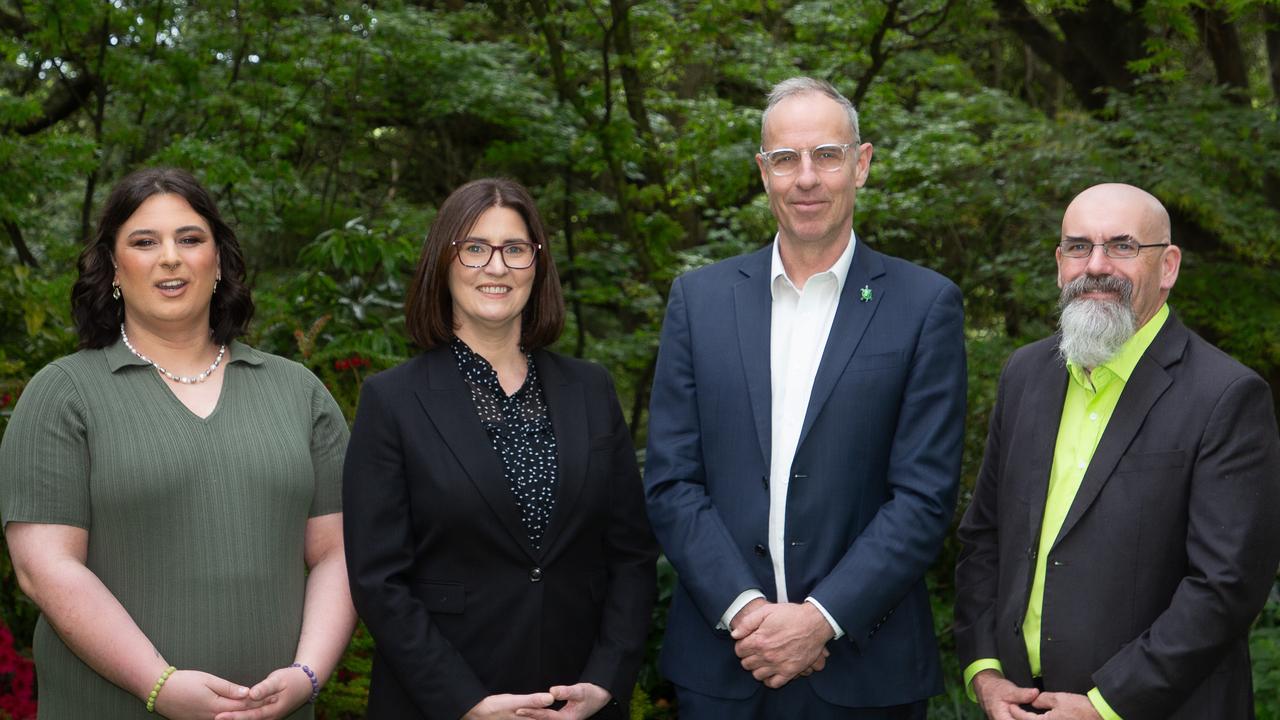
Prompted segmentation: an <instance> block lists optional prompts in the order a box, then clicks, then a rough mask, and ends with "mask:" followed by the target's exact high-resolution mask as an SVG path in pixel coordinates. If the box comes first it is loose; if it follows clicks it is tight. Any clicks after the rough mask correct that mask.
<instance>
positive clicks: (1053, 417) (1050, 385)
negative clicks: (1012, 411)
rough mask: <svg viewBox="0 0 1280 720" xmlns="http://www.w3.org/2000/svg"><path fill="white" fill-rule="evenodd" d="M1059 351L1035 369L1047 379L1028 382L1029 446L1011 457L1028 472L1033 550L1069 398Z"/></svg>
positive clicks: (1051, 347)
mask: <svg viewBox="0 0 1280 720" xmlns="http://www.w3.org/2000/svg"><path fill="white" fill-rule="evenodd" d="M1057 347H1058V344H1057V343H1056V342H1054V343H1053V344H1052V345H1049V346H1047V347H1046V348H1045V349H1044V352H1045V353H1046V357H1045V358H1044V361H1043V362H1041V363H1036V364H1035V365H1034V366H1035V367H1043V368H1047V370H1046V372H1045V373H1044V375H1043V378H1040V377H1032V378H1028V380H1027V391H1026V394H1025V395H1023V399H1022V403H1023V410H1022V411H1020V412H1019V413H1018V417H1019V418H1029V419H1030V421H1029V422H1030V427H1029V428H1028V429H1027V433H1026V435H1025V436H1024V438H1025V442H1024V443H1023V444H1022V446H1021V447H1020V448H1018V449H1016V450H1014V451H1013V453H1011V455H1015V456H1016V459H1014V460H1011V464H1012V465H1013V466H1014V467H1015V468H1026V471H1025V472H1026V474H1027V476H1028V478H1027V488H1026V490H1027V493H1026V499H1027V511H1028V513H1029V518H1028V521H1027V527H1028V528H1030V530H1031V532H1030V534H1029V535H1028V541H1029V542H1030V546H1031V547H1037V546H1038V545H1039V544H1040V526H1041V525H1042V524H1043V522H1044V503H1045V498H1046V497H1047V496H1048V494H1049V474H1050V473H1051V472H1052V471H1053V451H1054V447H1055V446H1056V445H1057V443H1058V426H1059V425H1060V424H1061V423H1062V403H1063V402H1065V401H1066V397H1067V381H1068V379H1069V378H1068V377H1067V367H1066V365H1064V364H1063V362H1062V359H1061V358H1060V357H1059V356H1058V353H1057ZM1015 437H1017V435H1015ZM1032 564H1033V565H1034V563H1032ZM1027 579H1028V583H1027V587H1028V589H1030V587H1031V584H1030V579H1031V576H1030V575H1028V576H1027Z"/></svg>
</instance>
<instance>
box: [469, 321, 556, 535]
mask: <svg viewBox="0 0 1280 720" xmlns="http://www.w3.org/2000/svg"><path fill="white" fill-rule="evenodd" d="M452 347H453V355H454V358H455V359H456V360H457V362H458V370H459V371H460V372H461V373H462V377H463V379H465V380H466V381H467V385H468V386H470V388H471V400H472V401H473V402H474V403H475V406H476V414H477V415H479V416H480V424H481V425H483V426H484V429H485V432H487V433H488V434H489V441H490V442H491V443H493V450H494V452H496V453H498V458H499V459H500V460H502V468H503V474H504V476H505V477H506V480H507V486H508V487H510V488H511V493H512V494H513V495H514V496H515V499H516V505H517V506H518V507H519V508H520V519H521V521H522V522H523V523H524V529H525V532H527V533H529V542H530V543H532V544H533V547H534V548H535V549H536V548H539V547H541V544H542V535H543V533H545V532H546V530H547V522H548V521H550V520H551V510H552V509H553V508H554V507H555V499H556V485H557V480H558V475H559V473H558V469H557V459H556V436H555V433H554V432H553V431H552V427H551V413H550V412H549V411H548V410H547V400H546V398H545V397H544V396H543V394H542V383H541V382H540V381H539V380H538V371H537V368H535V367H534V364H533V357H532V356H530V355H529V354H528V353H525V358H526V361H527V362H528V367H529V372H528V375H527V376H526V377H525V380H524V384H523V385H521V386H520V389H519V390H517V391H515V393H514V394H512V395H511V396H510V397H508V396H507V394H506V392H505V391H504V390H503V389H502V385H501V384H499V383H498V374H497V373H496V372H494V370H493V366H492V365H490V364H489V361H488V360H485V359H484V358H482V357H480V356H479V355H477V354H476V353H475V351H473V350H472V349H471V348H469V347H467V344H466V343H464V342H462V341H461V340H459V339H458V338H454V340H453V344H452Z"/></svg>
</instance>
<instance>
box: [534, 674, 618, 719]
mask: <svg viewBox="0 0 1280 720" xmlns="http://www.w3.org/2000/svg"><path fill="white" fill-rule="evenodd" d="M551 696H552V697H554V698H555V699H556V702H563V703H564V707H562V708H560V709H559V710H552V709H550V708H545V709H544V708H521V709H520V710H517V711H516V715H519V716H520V717H527V718H533V719H534V720H585V719H586V718H589V717H591V716H592V715H595V714H596V713H597V712H600V708H602V707H604V706H605V705H607V704H608V702H609V700H610V699H612V698H613V695H610V694H609V691H608V690H605V689H604V688H602V687H600V686H599V685H593V684H592V683H585V682H584V683H578V684H577V685H556V686H555V687H553V688H551Z"/></svg>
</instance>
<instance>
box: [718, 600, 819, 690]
mask: <svg viewBox="0 0 1280 720" xmlns="http://www.w3.org/2000/svg"><path fill="white" fill-rule="evenodd" d="M732 626H733V627H732V633H731V635H732V636H733V639H734V645H733V650H734V652H735V653H737V655H738V657H739V658H741V660H742V667H743V668H744V669H745V670H747V672H750V673H751V676H752V677H754V678H755V679H756V680H759V681H760V682H762V683H764V684H765V686H767V687H770V688H774V689H777V688H780V687H782V686H783V685H786V684H787V683H789V682H791V681H792V680H793V679H795V678H796V677H797V676H806V675H811V674H813V673H815V672H818V671H820V670H822V669H823V668H824V667H826V665H827V656H828V655H830V653H829V652H828V651H827V648H826V645H827V641H828V640H830V639H831V638H832V637H834V636H835V631H834V630H832V629H831V624H830V623H828V622H827V619H826V618H825V617H824V616H823V615H822V613H821V612H819V610H818V608H816V607H814V606H813V605H812V604H811V603H771V602H768V601H766V600H764V599H763V598H757V599H755V600H752V601H751V602H749V603H747V606H746V607H744V608H743V609H742V610H741V611H739V612H738V614H737V615H736V616H735V617H734V618H733V623H732Z"/></svg>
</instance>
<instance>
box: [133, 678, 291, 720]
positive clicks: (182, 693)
mask: <svg viewBox="0 0 1280 720" xmlns="http://www.w3.org/2000/svg"><path fill="white" fill-rule="evenodd" d="M309 697H311V681H310V680H309V679H307V676H306V675H305V674H304V673H303V672H302V670H300V669H298V668H280V669H279V670H276V671H274V672H272V673H271V674H270V675H268V676H267V677H266V678H265V679H264V680H262V682H259V683H258V684H256V685H254V686H253V687H244V686H242V685H237V684H235V683H233V682H231V681H229V680H224V679H222V678H220V677H218V676H216V675H210V674H209V673H206V672H200V671H199V670H179V671H177V672H175V673H173V675H171V676H169V679H168V681H166V682H165V684H164V687H163V688H162V689H161V690H160V694H159V695H157V696H156V712H157V713H158V714H159V715H160V716H161V717H165V718H168V719H169V720H276V719H277V718H282V717H284V716H286V715H288V714H289V713H291V712H293V711H294V710H296V709H297V708H298V707H300V706H301V705H302V704H303V703H305V702H306V701H307V698H309Z"/></svg>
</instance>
